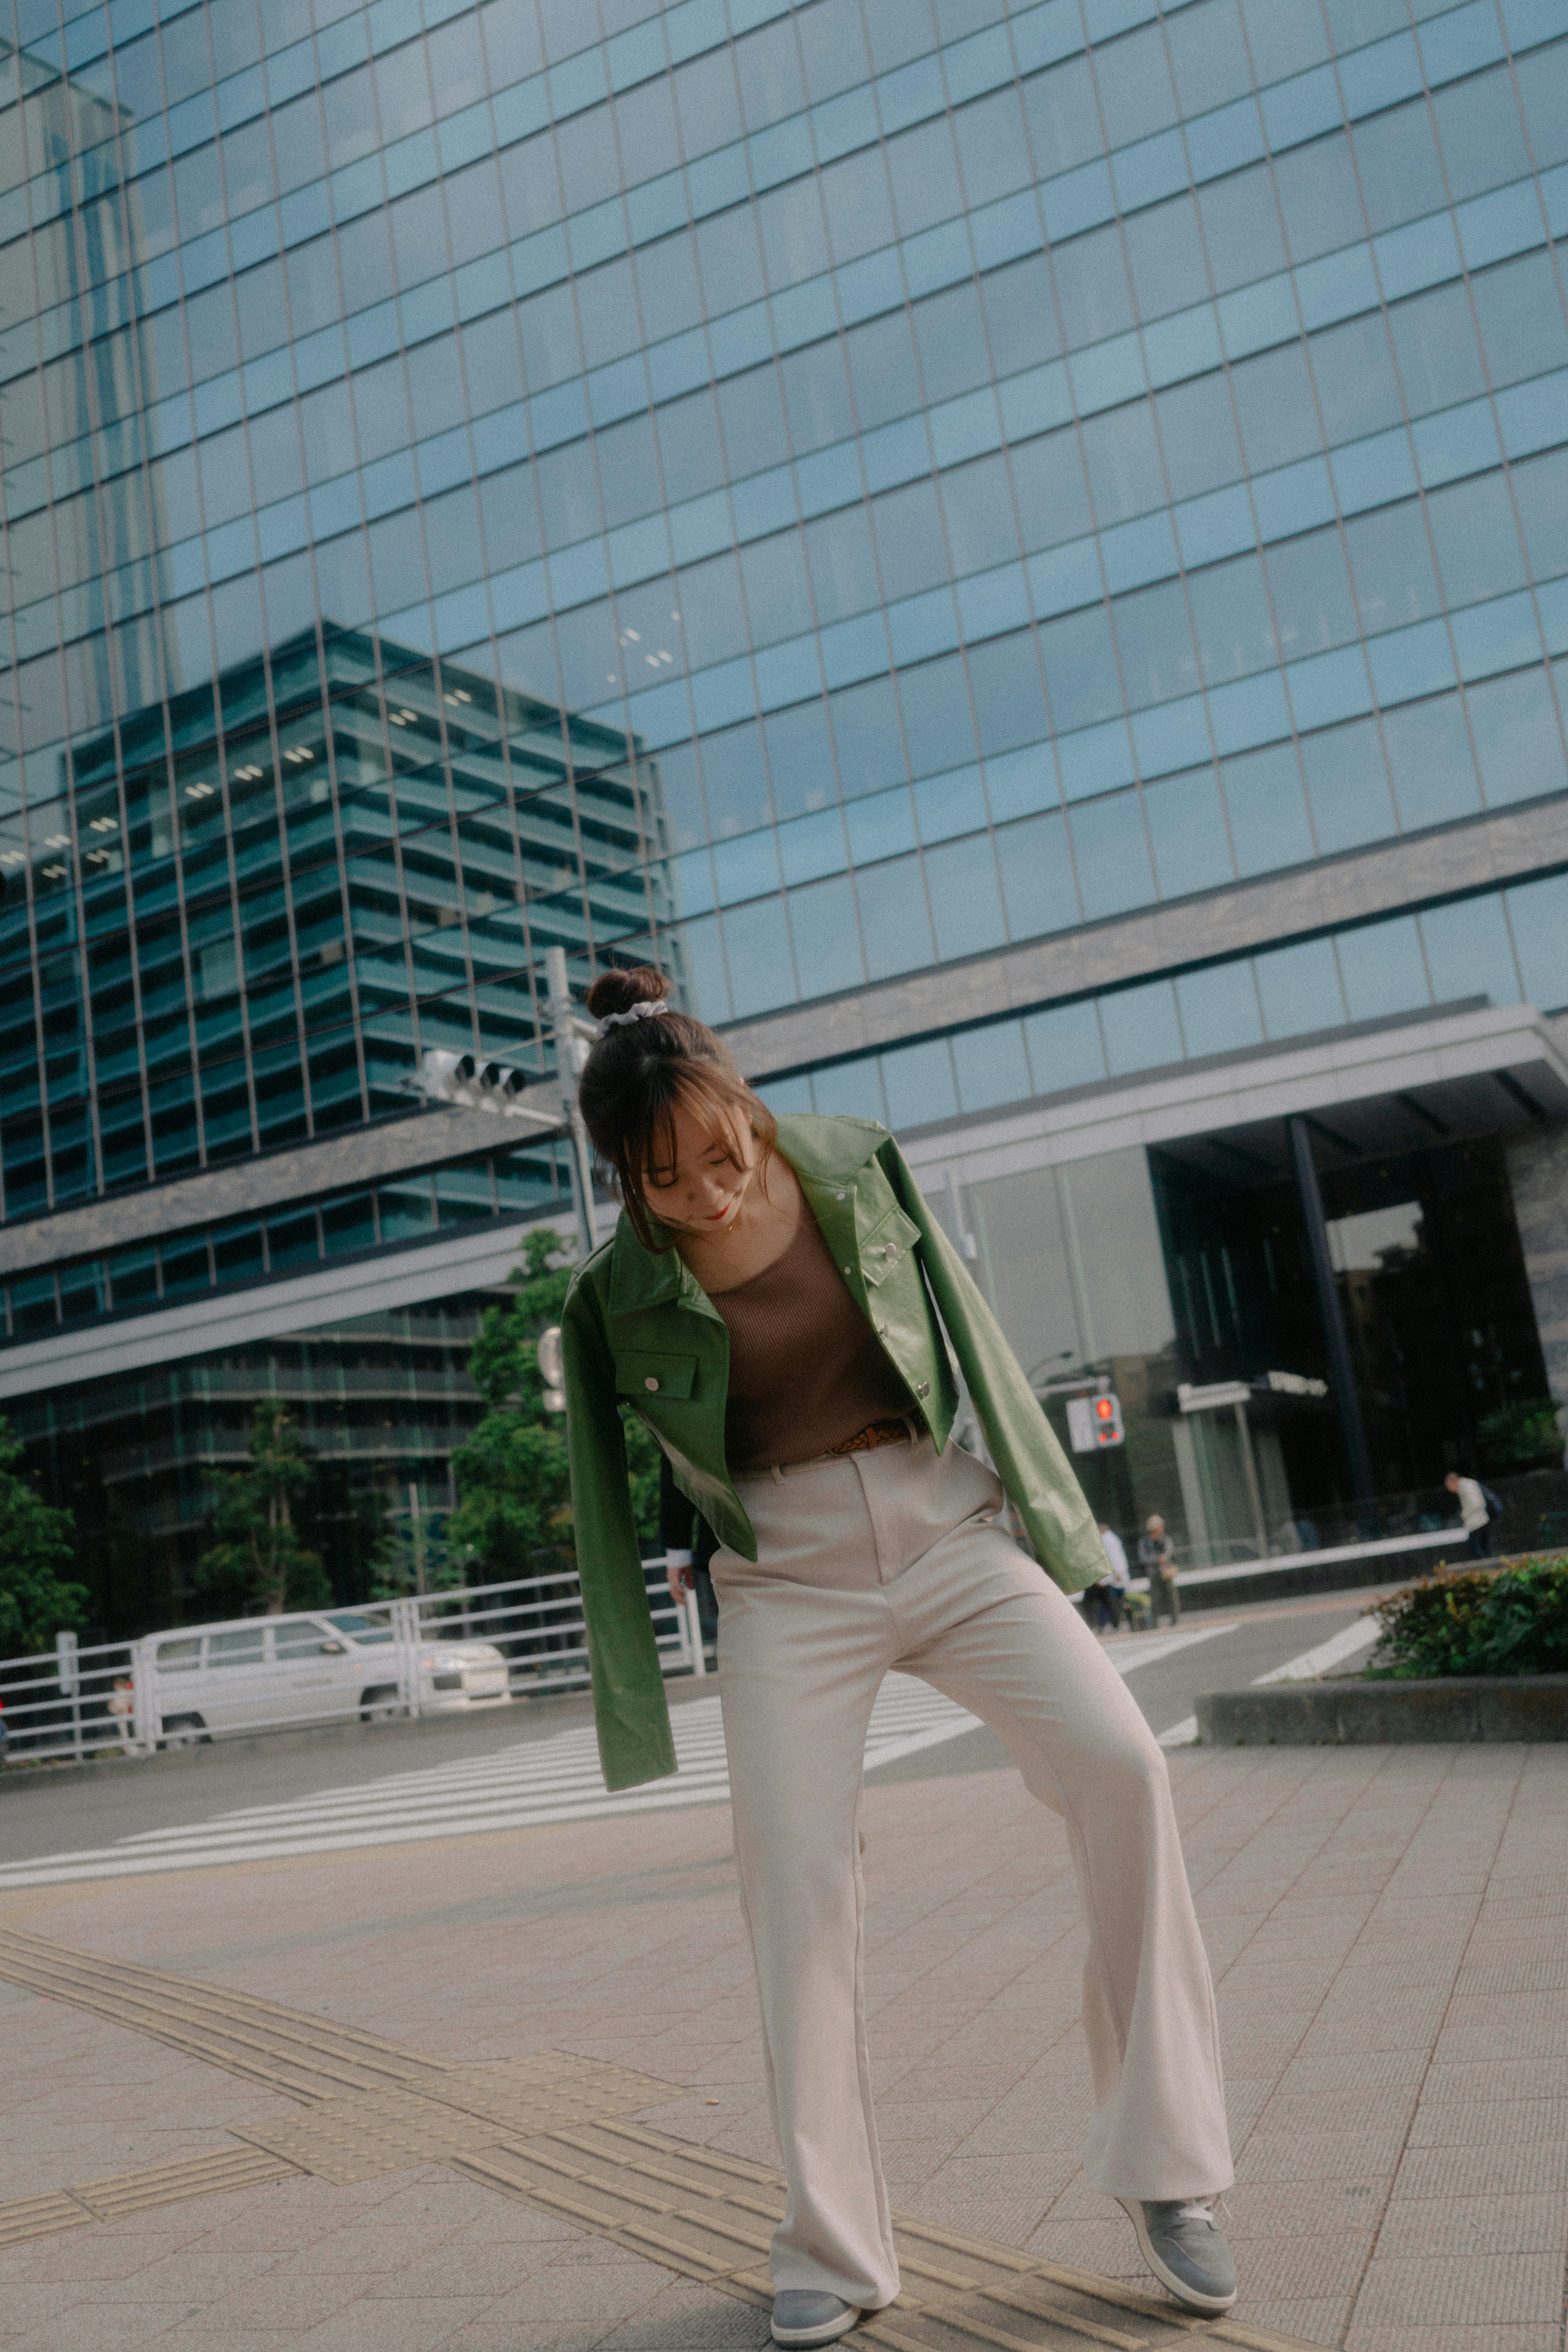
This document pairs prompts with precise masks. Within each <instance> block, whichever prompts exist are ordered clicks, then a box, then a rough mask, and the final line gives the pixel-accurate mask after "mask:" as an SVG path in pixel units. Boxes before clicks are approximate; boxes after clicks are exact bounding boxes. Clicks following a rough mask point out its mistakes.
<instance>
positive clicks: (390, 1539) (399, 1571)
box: [371, 1512, 475, 1601]
mask: <svg viewBox="0 0 1568 2352" xmlns="http://www.w3.org/2000/svg"><path fill="white" fill-rule="evenodd" d="M449 1516H450V1515H449V1514H443V1513H441V1512H431V1513H430V1514H428V1515H427V1516H426V1515H423V1514H422V1516H421V1518H420V1523H419V1528H418V1530H417V1532H416V1531H415V1528H414V1526H413V1521H412V1519H410V1518H408V1517H400V1518H399V1519H397V1520H396V1521H394V1522H392V1523H389V1525H388V1526H387V1527H386V1528H385V1529H384V1530H383V1532H382V1538H381V1540H380V1541H379V1543H378V1544H377V1545H376V1548H375V1550H374V1552H373V1553H372V1555H371V1600H372V1601H399V1600H401V1599H402V1597H403V1595H404V1594H405V1593H410V1592H418V1591H421V1589H422V1588H423V1591H426V1592H452V1591H455V1590H456V1589H457V1587H458V1586H459V1585H464V1584H467V1583H468V1582H469V1581H470V1580H471V1578H472V1576H473V1574H474V1572H475V1561H474V1558H473V1555H472V1553H471V1552H470V1551H469V1549H468V1547H467V1545H466V1544H464V1543H457V1542H455V1541H454V1540H453V1538H452V1536H451V1535H450V1533H449V1532H448V1526H447V1520H448V1517H449Z"/></svg>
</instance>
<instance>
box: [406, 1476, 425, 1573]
mask: <svg viewBox="0 0 1568 2352" xmlns="http://www.w3.org/2000/svg"><path fill="white" fill-rule="evenodd" d="M408 1516H409V1526H410V1532H411V1533H412V1535H413V1589H414V1591H416V1592H417V1593H418V1595H419V1597H420V1599H421V1600H422V1601H423V1598H424V1530H423V1528H422V1527H421V1526H420V1524H419V1488H418V1486H417V1485H416V1484H415V1482H414V1481H413V1479H412V1478H411V1479H410V1480H409V1482H408Z"/></svg>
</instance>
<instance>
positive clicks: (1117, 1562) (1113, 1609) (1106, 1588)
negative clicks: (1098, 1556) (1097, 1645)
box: [1092, 1519, 1132, 1633]
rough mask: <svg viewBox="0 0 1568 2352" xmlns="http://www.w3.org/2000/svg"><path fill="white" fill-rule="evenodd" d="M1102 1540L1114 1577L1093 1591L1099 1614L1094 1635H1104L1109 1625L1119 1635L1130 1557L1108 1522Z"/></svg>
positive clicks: (1102, 1529) (1104, 1522)
mask: <svg viewBox="0 0 1568 2352" xmlns="http://www.w3.org/2000/svg"><path fill="white" fill-rule="evenodd" d="M1100 1540H1101V1542H1102V1543H1103V1545H1104V1547H1105V1557H1106V1559H1108V1560H1109V1561H1110V1563H1111V1573H1110V1575H1109V1576H1106V1577H1103V1578H1102V1579H1101V1580H1100V1582H1099V1583H1098V1584H1096V1585H1095V1586H1094V1587H1093V1588H1092V1600H1093V1601H1094V1605H1095V1609H1096V1611H1097V1612H1098V1622H1097V1623H1096V1625H1095V1628H1094V1630H1095V1632H1096V1633H1103V1632H1104V1631H1105V1628H1106V1626H1107V1625H1109V1626H1110V1627H1111V1629H1112V1631H1113V1633H1119V1632H1120V1631H1121V1625H1122V1604H1123V1601H1124V1596H1125V1593H1126V1591H1127V1587H1128V1585H1129V1584H1130V1583H1131V1582H1132V1575H1131V1572H1130V1570H1129V1569H1128V1567H1127V1555H1126V1552H1125V1550H1124V1548H1123V1544H1122V1538H1121V1537H1120V1536H1119V1535H1118V1534H1117V1533H1116V1530H1115V1528H1113V1527H1112V1526H1111V1525H1110V1523H1109V1521H1108V1520H1105V1519H1102V1520H1101V1522H1100Z"/></svg>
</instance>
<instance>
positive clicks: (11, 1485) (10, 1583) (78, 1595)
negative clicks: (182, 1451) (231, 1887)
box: [0, 1418, 87, 1658]
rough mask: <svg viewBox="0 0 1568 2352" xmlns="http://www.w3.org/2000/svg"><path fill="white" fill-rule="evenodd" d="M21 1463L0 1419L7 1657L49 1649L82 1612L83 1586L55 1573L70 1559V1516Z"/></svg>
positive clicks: (2, 1648)
mask: <svg viewBox="0 0 1568 2352" xmlns="http://www.w3.org/2000/svg"><path fill="white" fill-rule="evenodd" d="M21 1458H22V1441H21V1439H20V1438H19V1437H17V1436H16V1434H15V1433H13V1431H12V1428H11V1425H10V1423H8V1422H7V1421H5V1420H4V1419H3V1418H0V1655H5V1656H6V1657H13V1658H16V1657H31V1656H33V1655H35V1654H37V1652H38V1651H40V1650H47V1649H52V1648H53V1646H54V1640H55V1635H56V1634H57V1633H61V1632H64V1631H66V1630H68V1629H69V1628H70V1627H73V1626H77V1625H79V1624H80V1623H81V1622H82V1618H83V1612H85V1610H86V1607H87V1587H86V1585H85V1584H68V1583H66V1582H64V1581H63V1580H62V1579H61V1576H60V1573H59V1571H60V1570H61V1569H62V1568H63V1567H64V1566H65V1564H66V1562H67V1561H68V1559H70V1557H71V1542H70V1533H71V1528H72V1526H73V1524H74V1522H73V1520H72V1518H71V1515H70V1513H69V1512H68V1511H60V1510H56V1509H55V1508H54V1507H53V1506H52V1505H50V1504H48V1503H46V1502H44V1501H42V1500H41V1499H40V1497H39V1496H37V1495H36V1494H35V1493H34V1492H33V1488H32V1486H31V1485H30V1484H29V1482H28V1480H27V1479H26V1477H25V1476H24V1475H21V1474H20V1473H19V1472H18V1471H17V1469H16V1464H17V1463H18V1462H19V1461H20V1460H21Z"/></svg>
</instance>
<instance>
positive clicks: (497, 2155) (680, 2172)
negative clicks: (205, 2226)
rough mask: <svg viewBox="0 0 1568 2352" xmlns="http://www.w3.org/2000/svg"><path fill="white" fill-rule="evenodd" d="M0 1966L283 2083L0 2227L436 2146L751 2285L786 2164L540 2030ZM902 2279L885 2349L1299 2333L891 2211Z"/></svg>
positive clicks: (49, 1961) (445, 2158)
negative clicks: (163, 2152)
mask: <svg viewBox="0 0 1568 2352" xmlns="http://www.w3.org/2000/svg"><path fill="white" fill-rule="evenodd" d="M0 1978H4V1979H8V1980H9V1981H10V1982H11V1983H13V1984H19V1985H25V1986H26V1987H27V1988H29V1989H30V1990H34V1991H37V1992H40V1993H46V1994H47V1995H48V1996H49V1997H50V1998H52V1999H54V2000H64V2001H68V2002H71V2003H72V2004H73V2005H75V2006H76V2007H78V2008H81V2009H85V2010H89V2011H92V2012H93V2013H94V2014H95V2015H98V2016H100V2017H104V2018H108V2019H110V2020H111V2021H113V2022H114V2023H116V2024H119V2025H124V2026H127V2027H129V2028H130V2029H131V2032H137V2033H143V2034H148V2035H150V2036H152V2038H153V2039H155V2040H157V2041H160V2042H165V2043H167V2044H169V2045H170V2046H171V2047H172V2048H174V2049H176V2050H179V2051H182V2052H183V2053H185V2054H186V2055H187V2056H191V2057H196V2058H201V2059H203V2060H204V2061H206V2063H209V2064H211V2065H214V2066H219V2067H222V2068H223V2069H224V2070H225V2072H226V2073H229V2074H237V2075H240V2076H242V2077H243V2078H244V2079H245V2080H246V2081H248V2082H255V2083H262V2084H266V2085H267V2087H268V2088H269V2089H272V2090H274V2091H277V2092H280V2093H282V2094H283V2095H285V2096H287V2097H288V2098H291V2099H293V2100H295V2101H296V2102H297V2103H298V2109H299V2112H298V2113H297V2114H296V2115H294V2116H280V2117H279V2118H278V2119H277V2122H267V2123H261V2124H255V2125H251V2124H247V2125H246V2126H244V2128H243V2130H242V2131H241V2132H239V2133H238V2134H236V2137H237V2138H239V2139H240V2140H242V2141H243V2142H244V2143H246V2144H245V2145H242V2146H240V2147H229V2148H225V2149H220V2150H217V2151H215V2152H214V2153H213V2154H212V2155H209V2156H202V2157H193V2158H187V2159H186V2160H185V2161H183V2162H182V2163H178V2164H163V2165H148V2166H144V2167H143V2168H141V2170H139V2171H135V2172H126V2173H120V2174H119V2175H117V2176H116V2177H114V2178H113V2179H107V2180H99V2181H89V2182H86V2183H83V2184H82V2185H81V2186H79V2187H73V2188H69V2189H56V2190H52V2191H50V2192H48V2193H47V2194H45V2195H42V2196H37V2197H27V2198H21V2199H18V2200H16V2201H15V2202H14V2203H11V2204H8V2205H0V2245H12V2244H17V2243H20V2242H23V2241H25V2240H27V2239H31V2238H44V2237H49V2236H53V2235H54V2234H56V2233H57V2232H58V2231H63V2230H74V2229H78V2228H81V2227H83V2226H85V2225H86V2224H87V2223H89V2222H90V2221H109V2220H113V2219H118V2218H120V2217H122V2216H124V2215H127V2214H131V2213H136V2212H141V2211H145V2210H151V2209H152V2208H155V2207H159V2206H163V2205H172V2204H175V2203H178V2202H180V2201H182V2200H184V2199H186V2198H191V2197H204V2196H211V2195H213V2194H214V2193H216V2192H217V2191H219V2190H221V2189H246V2188H252V2187H256V2186H258V2185H260V2184H261V2183H263V2182H266V2181H269V2180H279V2179H286V2178H287V2177H289V2176H293V2177H295V2178H298V2177H299V2176H300V2175H302V2174H308V2175H310V2176H311V2177H312V2178H314V2179H319V2180H325V2181H330V2182H334V2183H337V2184H340V2185H344V2184H348V2183H350V2182H353V2181H359V2180H366V2179H374V2178H376V2177H378V2176H380V2175H382V2174H385V2173H389V2172H397V2171H402V2170H404V2169H407V2168H411V2167H413V2166H415V2165H421V2164H429V2163H448V2164H451V2165H452V2166H453V2167H454V2168H455V2170H456V2171H458V2172H460V2173H462V2174H464V2175H465V2177H466V2178H468V2179H472V2180H477V2181H482V2182H483V2183H485V2184H486V2186H487V2187H489V2188H492V2189H497V2190H499V2191H501V2192H502V2193H503V2194H505V2195H507V2196H511V2197H520V2198H522V2199H524V2200H527V2201H528V2203H530V2204H533V2205H537V2206H539V2207H541V2208H543V2209H544V2210H547V2211H549V2212H551V2213H555V2214H558V2215H559V2216H560V2217H561V2218H562V2219H563V2220H566V2221H572V2222H574V2223H575V2224H576V2225H577V2226H578V2227H579V2228H580V2229H583V2230H587V2231H591V2232H592V2233H593V2234H594V2235H596V2236H600V2237H604V2238H608V2239H611V2240H613V2241H614V2242H616V2243H617V2244H619V2245H623V2246H625V2247H627V2248H628V2249H629V2250H630V2251H632V2252H635V2253H638V2254H641V2255H643V2256H644V2257H646V2258H648V2259H650V2260H652V2261H653V2262H656V2263H661V2264H662V2265H663V2266H664V2268H665V2269H668V2270H673V2271H675V2272H678V2273H681V2274H682V2275H683V2276H685V2277H687V2278H690V2279H693V2280H695V2281H698V2282H700V2283H702V2284H706V2285H707V2286H710V2287H714V2288H716V2289H717V2290H718V2291H719V2292H720V2293H722V2294H729V2295H735V2296H738V2297H739V2298H740V2299H741V2300H742V2301H745V2302H748V2303H753V2304H766V2303H767V2302H768V2301H769V2300H770V2296H771V2288H770V2285H769V2282H768V2242H769V2239H770V2237H771V2235H772V2231H773V2227H774V2225H775V2223H776V2222H777V2221H779V2218H780V2217H781V2215H782V2213H783V2210H784V2181H783V2179H782V2177H781V2176H780V2175H779V2173H777V2172H772V2171H769V2170H768V2169H767V2168H765V2167H763V2166H761V2165H756V2164H748V2163H747V2162H746V2161H744V2159H742V2158H738V2157H733V2156H728V2155H726V2154H724V2153H722V2152H721V2151H719V2150H716V2149H711V2148H706V2147H698V2146H696V2145H695V2144H694V2143H692V2142H690V2141H686V2140H682V2139H676V2138H674V2137H671V2136H670V2135H669V2134H668V2133H664V2132H657V2131H653V2130H650V2129H649V2128H648V2127H647V2126H645V2125H642V2124H638V2123H634V2122H632V2121H631V2120H630V2118H631V2117H632V2116H636V2115H638V2114H641V2113H643V2112H645V2111H646V2110H647V2109H648V2108H650V2107H655V2106H661V2105H665V2104H666V2103H667V2102H668V2101H670V2100H672V2099H676V2098H679V2097H680V2096H681V2095H682V2094H681V2092H680V2090H679V2089H678V2088H677V2087H676V2086H675V2085H674V2084H668V2083H660V2082H656V2081H655V2080H654V2079H653V2077H652V2076H651V2075H646V2074H634V2073H632V2071H631V2070H629V2069H628V2068H626V2067H622V2066H612V2065H610V2064H607V2063H604V2062H602V2061H601V2060H598V2059H593V2058H583V2057H580V2056H577V2055H574V2054H573V2053H571V2052H570V2051H559V2050H549V2051H536V2052H533V2053H529V2054H528V2055H527V2056H524V2057H520V2058H511V2059H500V2060H497V2061H496V2062H495V2063H493V2064H490V2065H481V2066H461V2065H453V2064H449V2063H446V2062H444V2060H441V2059H436V2058H426V2057H423V2056H421V2054H420V2053H419V2052H417V2051H414V2050H405V2049H402V2047H400V2045H399V2044H397V2043H396V2042H386V2041H382V2039H381V2038H380V2037H379V2036H378V2035H375V2034H371V2033H363V2032H359V2031H358V2030H357V2029H356V2028H354V2027H350V2026H342V2025H339V2024H337V2023H335V2022H333V2021H331V2020H329V2019H326V2018H317V2017H311V2016H308V2015H307V2014H305V2013H304V2012H302V2011H298V2010H289V2009H284V2008H282V2007H281V2006H279V2004H277V2002H275V2001H265V2000H253V1999H252V1998H251V1997H250V1996H249V1995H248V1994H245V1993H238V1992H232V1991H229V1990H225V1989H223V1988H219V1987H214V1986H210V1985H203V1984H197V1983H193V1982H192V1981H190V1980H189V1979H185V1978H183V1977H175V1976H170V1975H167V1974H165V1973H163V1972H162V1970H159V1969H143V1968H139V1967H136V1966H135V1965H134V1964H131V1963H129V1962H125V1961H120V1960H108V1959H104V1958H100V1957H99V1955H97V1954H94V1953H89V1952H78V1951H72V1950H70V1949H69V1948H68V1947H66V1946H65V1945H62V1944H53V1943H49V1942H47V1941H46V1940H45V1939H44V1938H43V1937H38V1936H30V1935H26V1934H25V1933H23V1932H22V1931H20V1930H18V1929H15V1928H0ZM894 2234H895V2237H896V2240H897V2244H898V2252H899V2262H900V2264H901V2267H902V2270H903V2273H904V2280H905V2282H906V2284H905V2287H904V2293H903V2294H901V2295H900V2296H899V2298H898V2301H897V2302H896V2303H895V2304H894V2305H891V2306H890V2308H889V2309H888V2310H887V2311H885V2312H879V2313H877V2314H876V2315H875V2316H874V2317H873V2318H871V2319H868V2320H865V2321H862V2324H861V2326H860V2328H859V2329H858V2330H857V2335H858V2336H861V2337H863V2338H868V2339H870V2340H871V2341H872V2342H873V2343H876V2344H879V2345H886V2346H889V2347H892V2352H973V2347H975V2346H977V2345H986V2346H990V2347H997V2352H1083V2347H1084V2346H1085V2345H1086V2344H1094V2345H1103V2346H1105V2347H1109V2352H1163V2347H1166V2346H1173V2347H1174V2346H1175V2345H1176V2344H1178V2343H1184V2342H1191V2341H1192V2340H1193V2339H1194V2338H1201V2339H1204V2340H1206V2341H1209V2342H1219V2343H1225V2344H1232V2345H1237V2346H1240V2347H1246V2352H1309V2347H1306V2346H1304V2345H1301V2344H1299V2343H1298V2342H1297V2340H1296V2339H1295V2338H1293V2337H1288V2336H1276V2335H1272V2334H1270V2333H1269V2332H1268V2331H1267V2330H1264V2329H1260V2328H1253V2327H1248V2326H1245V2325H1244V2324H1243V2323H1242V2322H1240V2321H1237V2320H1228V2319H1227V2320H1203V2319H1201V2318H1198V2317H1196V2316H1193V2315H1186V2314H1183V2313H1181V2312H1179V2311H1178V2310H1176V2308H1175V2306H1174V2305H1171V2304H1168V2303H1164V2302H1161V2301H1159V2300H1157V2299H1156V2298H1155V2296H1153V2295H1145V2294H1139V2293H1138V2292H1137V2291H1136V2290H1135V2289H1134V2288H1131V2287H1128V2286H1125V2285H1124V2284H1123V2283H1122V2282H1121V2281H1120V2280H1116V2279H1106V2278H1100V2277H1096V2276H1093V2275H1092V2274H1091V2273H1087V2272H1082V2271H1074V2270H1069V2269H1065V2268H1063V2267H1062V2266H1061V2264H1060V2263H1045V2262H1040V2261H1038V2260H1036V2259H1035V2258H1034V2257H1033V2256H1031V2255H1030V2254H1026V2253H1024V2252H1020V2251H1019V2249H1018V2248H1016V2247H1012V2246H1002V2245H996V2244H992V2243H990V2242H988V2241H986V2240H984V2239H978V2238H968V2237H963V2236H960V2235H958V2234H956V2232H954V2231H946V2230H942V2229H939V2228H937V2227H936V2225H935V2224H934V2223H932V2222H929V2221H920V2220H917V2219H915V2217H913V2216H911V2215H907V2214H894Z"/></svg>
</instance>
